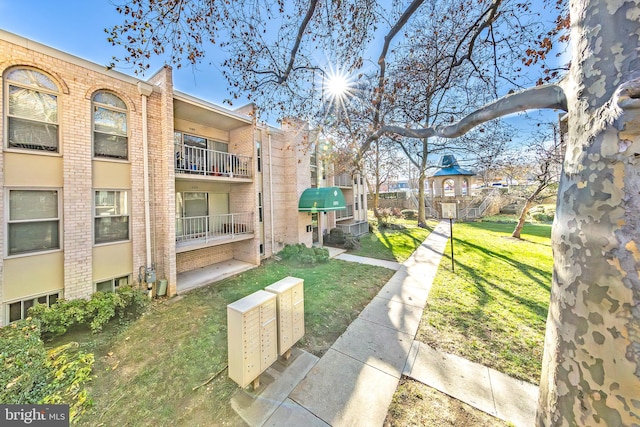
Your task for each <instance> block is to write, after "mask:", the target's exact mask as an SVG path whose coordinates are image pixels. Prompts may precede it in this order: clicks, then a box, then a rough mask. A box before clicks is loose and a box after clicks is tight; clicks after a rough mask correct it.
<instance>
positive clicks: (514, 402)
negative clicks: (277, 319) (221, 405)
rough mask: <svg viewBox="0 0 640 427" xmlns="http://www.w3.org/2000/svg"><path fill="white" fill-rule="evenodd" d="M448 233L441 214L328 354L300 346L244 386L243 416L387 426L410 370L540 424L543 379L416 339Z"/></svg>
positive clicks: (495, 410) (238, 400) (283, 422)
mask: <svg viewBox="0 0 640 427" xmlns="http://www.w3.org/2000/svg"><path fill="white" fill-rule="evenodd" d="M448 237H449V223H448V222H441V223H440V224H439V225H438V226H437V227H436V229H435V230H434V231H433V232H432V233H431V234H430V235H429V237H428V238H427V239H426V240H425V241H424V242H423V243H422V245H421V246H420V247H419V248H418V249H417V250H416V251H415V252H414V253H413V254H412V256H411V257H410V258H409V259H408V260H407V261H405V262H404V264H403V265H401V266H399V268H398V270H397V271H396V273H395V274H394V275H393V277H392V278H391V279H390V280H389V282H388V283H387V284H386V285H385V286H384V287H383V288H382V289H381V290H380V292H379V293H378V295H377V296H376V297H374V298H373V300H372V301H371V302H370V303H369V305H368V306H367V307H366V308H365V309H364V310H363V311H362V312H361V313H360V315H359V316H358V318H357V319H356V320H354V322H353V323H352V324H351V325H350V326H349V327H348V328H347V330H346V331H345V332H344V334H342V335H341V336H340V337H339V338H338V339H337V340H336V342H335V343H334V344H333V345H332V346H331V348H330V349H329V350H328V351H327V353H326V354H325V355H324V356H322V358H320V359H318V358H316V357H315V356H313V355H311V354H309V353H306V352H304V351H301V350H296V352H295V353H294V355H293V356H292V358H291V359H290V360H289V361H288V362H287V366H285V365H283V364H282V363H281V362H277V363H275V364H274V365H273V366H272V367H271V368H269V369H268V370H267V371H266V372H265V373H264V374H263V375H262V376H261V381H263V382H265V383H270V384H269V385H267V386H266V387H264V389H259V390H258V391H257V393H255V394H252V393H251V392H249V391H247V390H243V391H239V392H238V393H237V394H236V396H234V398H233V399H232V405H233V407H234V408H235V409H236V410H237V411H238V413H239V414H240V415H241V416H242V417H243V419H244V420H245V421H246V422H247V423H248V424H249V425H251V426H262V425H265V426H299V425H305V426H306V425H309V426H327V425H331V426H367V427H369V426H382V425H383V423H384V419H385V417H386V414H387V410H388V407H389V405H390V403H391V400H392V398H393V394H394V393H395V391H396V388H397V386H398V383H399V380H400V377H401V376H402V375H406V376H409V377H411V378H414V379H416V380H418V381H420V382H423V383H425V384H427V385H429V386H431V387H434V388H436V389H438V390H440V391H442V392H444V393H446V394H448V395H450V396H453V397H455V398H457V399H459V400H461V401H463V402H466V403H468V404H470V405H472V406H474V407H476V408H479V409H480V410H483V411H485V412H487V413H489V414H491V415H494V416H497V417H499V418H501V419H504V420H506V421H509V422H511V423H513V424H514V425H515V426H518V427H520V426H532V425H533V420H534V415H535V406H536V401H537V387H535V386H533V385H531V384H527V383H524V382H522V381H518V380H514V379H512V378H509V377H507V376H506V375H504V374H501V373H499V372H497V371H494V370H491V369H488V368H486V367H484V366H482V365H478V364H475V363H472V362H469V361H467V360H464V359H462V358H459V357H457V356H453V355H448V354H444V353H441V352H438V351H436V350H433V349H431V348H430V347H429V346H427V345H424V344H422V343H420V342H418V341H415V340H414V337H415V335H416V332H417V330H418V326H419V324H420V320H421V318H422V311H423V309H424V307H425V305H426V301H427V296H428V295H429V290H430V288H431V284H432V282H433V279H434V277H435V275H436V272H437V269H438V265H439V263H440V258H441V257H442V253H443V251H444V248H445V246H446V244H447V239H448ZM344 255H346V254H343V255H340V257H344ZM358 258H361V257H358ZM342 259H344V258H342ZM351 260H352V261H358V262H359V261H364V260H362V259H360V260H354V259H351ZM265 380H266V381H265Z"/></svg>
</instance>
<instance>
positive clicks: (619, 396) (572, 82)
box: [537, 0, 640, 426]
mask: <svg viewBox="0 0 640 427" xmlns="http://www.w3.org/2000/svg"><path fill="white" fill-rule="evenodd" d="M639 11H640V4H639V1H638V0H636V1H632V0H627V1H625V0H620V1H615V2H614V1H605V0H600V1H598V0H573V1H572V5H571V17H572V30H571V31H572V32H571V40H572V52H573V60H572V64H571V72H570V75H569V76H568V80H567V81H566V82H565V84H564V87H565V92H566V95H567V98H568V103H567V104H568V107H569V108H568V110H569V112H568V114H569V117H568V119H569V122H568V126H569V135H568V141H567V153H566V157H565V162H564V167H563V172H562V177H561V181H560V188H559V194H558V206H557V210H556V219H555V224H554V230H553V239H552V240H553V251H554V274H553V287H552V292H551V303H550V307H549V316H548V321H547V333H546V337H545V352H544V361H543V364H542V366H543V372H542V378H541V381H540V398H539V408H538V414H537V424H538V425H539V426H573V425H580V426H596V425H598V426H634V425H640V280H639V277H638V272H639V271H640V248H639V247H638V246H639V245H640V221H639V216H638V212H640V79H639V77H640V57H639V56H640V55H639V49H640V42H639V40H640V25H639V24H638V22H639V19H640V12H639ZM633 79H636V80H635V82H634V81H633Z"/></svg>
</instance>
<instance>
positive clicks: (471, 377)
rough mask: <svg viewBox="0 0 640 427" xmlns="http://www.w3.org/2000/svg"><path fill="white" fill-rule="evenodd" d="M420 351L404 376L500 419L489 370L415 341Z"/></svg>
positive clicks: (416, 353) (411, 361) (406, 368)
mask: <svg viewBox="0 0 640 427" xmlns="http://www.w3.org/2000/svg"><path fill="white" fill-rule="evenodd" d="M413 345H414V346H418V349H417V352H415V353H414V351H415V349H412V353H414V354H415V355H416V356H415V358H413V357H410V358H409V362H410V363H408V364H407V366H406V367H405V372H404V374H405V375H406V376H408V377H410V378H413V379H415V380H417V381H420V382H421V383H423V384H426V385H428V386H429V387H433V388H435V389H436V390H439V391H441V392H443V393H445V394H448V395H449V396H452V397H455V398H456V399H458V400H461V401H463V402H465V403H468V404H469V405H471V406H473V407H475V408H478V409H480V410H481V411H483V412H486V413H487V414H490V415H493V416H497V413H496V407H495V405H494V400H493V393H492V390H491V382H490V379H489V369H488V368H486V367H484V366H481V365H478V364H477V363H473V362H470V361H468V360H465V359H463V358H461V357H458V356H455V355H452V354H446V353H441V352H439V351H437V350H434V349H433V348H431V347H429V346H428V345H426V344H423V343H420V342H418V341H414V344H413Z"/></svg>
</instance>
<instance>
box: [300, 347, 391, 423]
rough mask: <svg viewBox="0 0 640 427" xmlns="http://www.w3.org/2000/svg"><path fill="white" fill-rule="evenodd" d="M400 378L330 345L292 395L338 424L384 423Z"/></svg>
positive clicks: (314, 411) (328, 421)
mask: <svg viewBox="0 0 640 427" xmlns="http://www.w3.org/2000/svg"><path fill="white" fill-rule="evenodd" d="M398 381H399V380H398V378H396V377H394V376H391V375H389V374H385V373H384V372H382V371H380V370H378V369H376V368H372V367H371V366H369V365H367V364H365V363H362V362H360V361H358V360H355V359H353V358H351V357H349V356H347V355H345V354H342V353H340V352H338V351H336V350H333V349H329V350H328V351H327V353H326V354H325V355H324V356H323V357H322V358H321V359H320V361H319V362H318V363H317V364H316V365H315V366H314V367H313V369H311V371H310V372H309V373H308V374H307V376H306V377H305V379H304V380H302V382H300V384H298V386H297V387H296V388H295V390H293V392H292V393H291V394H290V395H289V397H290V398H291V399H292V400H293V401H295V402H297V403H298V404H300V405H301V406H303V407H305V408H306V409H308V410H309V411H310V412H311V413H313V414H315V415H316V416H318V417H319V418H321V419H322V420H323V421H325V422H326V423H328V424H330V425H332V426H334V427H341V426H349V427H359V426H362V427H370V426H381V425H382V424H383V423H384V419H385V417H386V416H387V408H388V407H389V404H390V403H391V400H392V398H393V394H394V393H395V391H396V387H397V386H398Z"/></svg>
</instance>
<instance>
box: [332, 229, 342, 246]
mask: <svg viewBox="0 0 640 427" xmlns="http://www.w3.org/2000/svg"><path fill="white" fill-rule="evenodd" d="M344 240H345V233H344V231H342V229H340V228H332V229H331V231H329V244H330V245H342V244H344Z"/></svg>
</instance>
